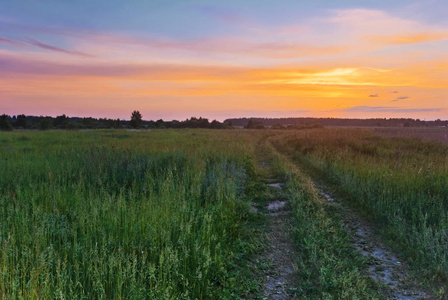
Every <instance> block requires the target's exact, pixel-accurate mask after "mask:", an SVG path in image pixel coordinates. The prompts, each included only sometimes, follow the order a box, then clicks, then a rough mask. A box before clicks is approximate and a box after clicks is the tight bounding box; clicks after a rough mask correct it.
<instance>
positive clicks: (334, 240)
mask: <svg viewBox="0 0 448 300" xmlns="http://www.w3.org/2000/svg"><path fill="white" fill-rule="evenodd" d="M285 138H287V136H283V137H280V138H277V137H274V139H272V141H273V143H274V144H277V143H278V142H279V141H284V139H285ZM267 148H269V147H267ZM271 151H272V153H273V154H275V155H276V157H277V159H276V161H277V163H276V164H275V165H276V168H275V169H276V170H283V174H284V178H285V181H286V185H285V187H284V188H283V192H282V196H281V197H284V198H285V199H288V202H289V204H290V205H291V206H292V218H293V222H292V228H291V238H292V240H293V242H294V245H295V246H296V248H297V252H298V256H297V257H296V259H295V261H296V268H297V270H298V276H299V284H298V285H297V286H296V287H295V290H296V296H297V297H298V298H299V299H382V298H384V296H383V294H382V293H381V291H380V288H379V286H378V285H377V284H375V283H374V282H373V281H372V279H370V278H369V277H368V276H367V275H365V272H364V270H365V268H366V261H365V258H363V257H362V255H361V254H359V253H358V252H357V251H356V249H355V248H354V247H353V246H352V244H351V237H350V235H349V233H348V232H347V230H346V229H345V228H344V227H343V225H342V221H341V220H342V217H341V215H340V212H339V211H338V210H337V209H336V208H334V207H333V206H331V205H329V204H328V203H327V202H326V201H325V200H323V199H322V197H321V196H320V194H319V192H318V190H317V189H316V188H315V186H314V184H313V182H312V181H311V179H310V178H309V177H308V176H307V175H306V174H305V173H304V172H302V171H301V170H300V169H299V168H298V167H297V166H296V165H295V164H293V163H291V161H290V160H289V159H288V158H287V157H286V156H284V155H282V154H281V153H279V152H277V151H276V150H274V149H273V148H272V147H271ZM277 197H278V196H277Z"/></svg>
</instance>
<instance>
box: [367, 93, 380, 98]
mask: <svg viewBox="0 0 448 300" xmlns="http://www.w3.org/2000/svg"><path fill="white" fill-rule="evenodd" d="M369 97H370V98H376V97H379V95H378V94H372V95H369Z"/></svg>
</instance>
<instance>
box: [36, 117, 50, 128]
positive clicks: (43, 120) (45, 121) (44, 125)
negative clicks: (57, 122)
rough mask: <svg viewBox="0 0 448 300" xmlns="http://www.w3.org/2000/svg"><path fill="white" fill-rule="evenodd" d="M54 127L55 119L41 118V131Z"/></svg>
mask: <svg viewBox="0 0 448 300" xmlns="http://www.w3.org/2000/svg"><path fill="white" fill-rule="evenodd" d="M51 127H53V118H52V117H41V118H40V122H39V129H40V130H48V129H50V128H51Z"/></svg>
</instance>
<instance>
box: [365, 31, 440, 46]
mask: <svg viewBox="0 0 448 300" xmlns="http://www.w3.org/2000/svg"><path fill="white" fill-rule="evenodd" d="M446 39H448V33H417V34H408V35H394V36H370V37H366V38H365V40H366V41H368V42H374V43H381V44H389V45H404V44H420V43H426V42H434V41H441V40H446Z"/></svg>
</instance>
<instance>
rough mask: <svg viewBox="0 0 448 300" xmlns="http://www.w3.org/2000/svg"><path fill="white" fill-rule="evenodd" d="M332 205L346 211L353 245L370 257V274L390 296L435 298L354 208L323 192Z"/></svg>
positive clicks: (346, 220) (405, 299)
mask: <svg viewBox="0 0 448 300" xmlns="http://www.w3.org/2000/svg"><path fill="white" fill-rule="evenodd" d="M321 194H322V196H323V197H324V198H325V199H326V200H327V201H329V202H330V203H331V204H332V205H336V206H338V208H339V209H340V210H342V211H343V213H342V214H341V215H342V218H343V223H344V226H345V228H346V229H347V231H348V232H349V233H350V234H351V236H352V240H353V245H354V246H355V247H356V249H357V250H358V251H359V252H360V253H361V254H362V255H363V256H365V257H366V258H367V259H368V264H369V267H368V269H367V273H368V275H369V276H370V277H371V278H372V279H373V280H375V281H377V282H379V283H380V284H382V285H383V286H384V292H385V294H386V295H387V298H388V299H398V300H412V299H432V298H431V296H429V295H428V294H427V293H425V292H424V291H422V290H421V289H419V288H417V287H416V286H417V284H415V282H412V280H411V279H410V278H409V276H408V275H409V271H408V268H407V266H406V263H405V262H403V260H402V259H400V258H399V257H398V255H397V254H395V253H394V252H392V251H391V250H390V249H388V248H387V247H386V246H385V245H384V244H383V243H381V241H380V239H379V237H378V236H377V235H376V234H375V233H374V232H373V230H372V228H371V227H370V226H369V225H368V224H367V223H366V222H365V221H364V220H362V219H361V218H360V217H359V216H358V215H357V214H356V213H355V212H353V211H352V210H350V209H349V208H347V207H344V206H342V205H341V204H339V203H338V201H336V200H335V199H334V198H333V197H332V196H330V195H329V194H326V193H325V192H321Z"/></svg>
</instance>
